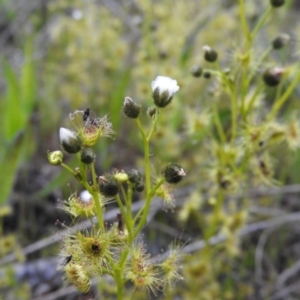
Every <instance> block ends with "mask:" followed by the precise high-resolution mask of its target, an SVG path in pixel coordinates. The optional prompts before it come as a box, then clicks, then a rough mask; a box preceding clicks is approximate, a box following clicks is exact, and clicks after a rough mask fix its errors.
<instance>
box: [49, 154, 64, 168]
mask: <svg viewBox="0 0 300 300" xmlns="http://www.w3.org/2000/svg"><path fill="white" fill-rule="evenodd" d="M63 157H64V155H63V153H62V152H61V151H53V152H50V151H48V161H49V163H50V164H51V165H53V166H59V165H61V164H62V161H63Z"/></svg>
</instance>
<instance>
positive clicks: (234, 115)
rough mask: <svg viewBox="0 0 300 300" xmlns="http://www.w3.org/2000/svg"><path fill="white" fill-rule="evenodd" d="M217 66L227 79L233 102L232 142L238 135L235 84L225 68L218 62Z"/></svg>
mask: <svg viewBox="0 0 300 300" xmlns="http://www.w3.org/2000/svg"><path fill="white" fill-rule="evenodd" d="M215 66H216V67H217V68H218V69H219V72H220V74H221V77H222V79H223V80H224V81H225V84H226V87H227V89H228V92H229V96H230V102H231V144H232V143H233V142H234V140H235V136H236V133H237V132H236V129H237V97H236V95H235V90H234V85H233V83H232V82H231V81H230V79H229V78H228V77H227V75H226V74H224V72H223V70H222V69H221V67H220V65H219V64H218V63H217V62H216V63H215Z"/></svg>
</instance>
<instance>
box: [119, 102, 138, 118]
mask: <svg viewBox="0 0 300 300" xmlns="http://www.w3.org/2000/svg"><path fill="white" fill-rule="evenodd" d="M140 112H141V105H140V104H139V103H137V102H136V101H134V100H132V99H131V98H130V97H126V98H125V100H124V104H123V113H124V114H125V115H126V116H127V117H128V118H132V119H136V118H137V117H138V116H139V114H140Z"/></svg>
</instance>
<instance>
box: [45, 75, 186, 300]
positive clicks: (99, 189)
mask: <svg viewBox="0 0 300 300" xmlns="http://www.w3.org/2000/svg"><path fill="white" fill-rule="evenodd" d="M151 86H152V92H153V100H154V104H155V105H154V106H153V107H150V108H149V109H148V112H147V113H148V115H149V118H150V120H152V128H151V130H150V131H149V132H146V131H145V130H144V129H143V126H142V124H141V123H140V120H139V115H140V113H141V110H142V107H141V105H140V104H139V103H137V102H135V101H134V100H132V99H131V98H130V97H126V98H125V100H124V105H123V113H124V115H125V116H127V117H128V118H130V119H132V120H133V121H134V122H135V123H136V126H137V128H138V130H139V132H140V135H141V138H142V140H143V143H144V172H143V174H141V173H140V172H139V171H138V170H136V169H132V170H128V171H125V170H116V169H115V170H112V172H111V173H109V174H108V173H106V174H103V175H100V176H99V174H97V171H96V170H95V165H94V160H95V159H96V155H95V153H94V151H93V146H94V145H95V144H96V143H97V142H98V140H99V142H101V139H102V138H103V137H105V136H106V137H107V136H108V137H109V136H112V135H113V134H114V131H113V129H112V125H111V123H109V122H108V119H107V116H103V117H102V118H99V117H92V116H91V111H90V109H89V108H87V109H86V110H84V111H75V112H74V113H71V114H70V119H71V121H72V123H73V125H74V130H70V129H66V128H60V130H59V137H60V144H61V147H62V150H63V152H65V153H67V154H71V155H72V154H73V155H76V157H77V158H78V162H79V166H78V167H76V168H75V169H71V168H70V167H69V166H67V165H66V164H65V163H64V154H63V152H62V151H60V150H58V151H54V152H49V153H48V159H49V162H50V163H51V164H52V165H60V166H62V167H64V168H65V169H67V170H68V171H69V172H70V173H71V174H72V175H73V176H74V177H75V178H76V179H77V180H78V181H79V182H80V183H81V184H82V185H83V187H84V188H85V191H83V192H82V193H81V194H80V195H78V194H77V193H73V194H72V195H70V197H69V199H68V200H66V201H64V202H63V203H62V208H63V209H64V210H65V211H66V212H68V213H69V214H70V215H71V216H72V217H73V218H74V219H75V220H77V219H78V218H79V217H81V218H82V217H83V218H89V219H90V220H91V222H92V228H91V230H87V229H86V230H83V231H78V232H74V233H70V235H69V236H66V237H64V239H63V242H62V244H63V245H62V256H63V257H64V263H63V270H64V272H65V275H66V279H67V280H68V281H70V282H71V283H72V284H74V285H75V286H76V287H77V289H78V290H79V291H81V292H84V293H86V292H88V291H89V289H90V285H91V281H90V276H91V274H97V275H102V274H109V275H111V276H112V277H113V278H114V280H115V283H116V294H117V297H118V299H124V288H125V283H126V282H127V281H130V282H132V283H133V286H134V289H133V292H134V291H135V289H143V288H145V289H146V290H147V291H148V292H149V293H153V294H156V293H157V290H163V289H167V288H168V287H169V286H171V285H172V284H173V282H174V281H175V280H178V279H180V278H181V276H180V275H179V273H178V270H179V268H180V257H181V254H180V252H179V247H178V248H177V246H176V247H173V249H172V251H170V255H169V257H167V258H166V260H164V261H163V262H162V263H155V262H153V261H151V260H150V255H149V254H147V252H146V248H145V246H144V244H143V241H142V239H140V237H139V234H140V232H141V230H142V229H143V227H144V225H145V224H146V221H147V216H148V213H149V210H150V206H151V201H152V199H153V198H154V196H156V195H157V194H159V195H161V194H162V192H163V191H168V190H169V189H170V187H169V186H172V185H174V184H177V183H179V182H180V181H181V180H182V178H183V177H184V176H185V175H186V174H185V171H184V170H183V168H182V167H181V166H180V165H179V164H178V163H174V162H171V163H168V164H167V165H166V166H165V167H164V168H162V170H161V174H160V175H158V176H157V177H156V178H152V176H151V165H150V149H149V143H150V141H151V139H152V137H153V135H155V131H156V128H157V126H159V125H158V123H159V118H161V117H162V116H163V114H164V113H165V110H167V108H166V107H167V106H168V105H169V104H170V103H171V101H172V99H173V96H174V94H175V93H176V92H177V91H178V89H179V86H178V85H177V81H176V80H174V79H171V78H169V77H165V76H158V77H157V78H156V79H155V80H154V81H153V82H152V84H151ZM78 117H79V120H76V119H78ZM80 123H81V124H80ZM143 191H144V196H145V204H144V206H143V207H142V208H141V209H140V210H139V211H138V212H137V213H136V214H133V213H132V209H131V207H132V201H133V195H134V193H142V192H143ZM110 201H116V203H117V204H118V207H119V209H120V214H118V216H116V219H117V220H118V221H117V225H116V226H114V225H108V224H106V223H105V222H104V218H103V215H104V212H105V209H106V205H107V203H108V202H110ZM166 201H168V198H167V197H166ZM94 216H96V219H97V222H96V223H95V224H94V218H93V217H94Z"/></svg>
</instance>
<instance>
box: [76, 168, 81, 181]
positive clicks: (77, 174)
mask: <svg viewBox="0 0 300 300" xmlns="http://www.w3.org/2000/svg"><path fill="white" fill-rule="evenodd" d="M74 177H75V178H76V179H77V180H78V181H79V182H81V181H82V175H81V172H80V169H79V168H75V170H74Z"/></svg>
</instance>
